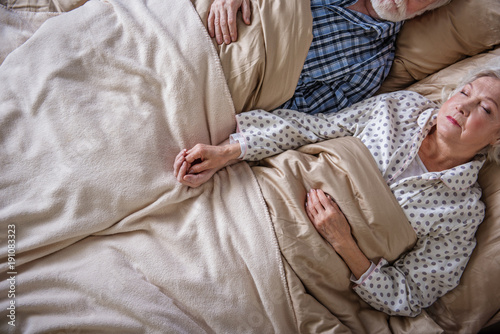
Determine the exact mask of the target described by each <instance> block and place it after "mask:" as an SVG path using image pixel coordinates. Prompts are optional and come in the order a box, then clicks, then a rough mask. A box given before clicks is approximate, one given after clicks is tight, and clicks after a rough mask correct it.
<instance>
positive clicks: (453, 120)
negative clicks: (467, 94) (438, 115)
mask: <svg viewBox="0 0 500 334" xmlns="http://www.w3.org/2000/svg"><path fill="white" fill-rule="evenodd" d="M446 118H447V119H448V120H449V121H450V122H451V123H452V124H454V125H456V126H460V124H458V122H457V121H456V120H455V119H454V118H453V117H451V116H446Z"/></svg>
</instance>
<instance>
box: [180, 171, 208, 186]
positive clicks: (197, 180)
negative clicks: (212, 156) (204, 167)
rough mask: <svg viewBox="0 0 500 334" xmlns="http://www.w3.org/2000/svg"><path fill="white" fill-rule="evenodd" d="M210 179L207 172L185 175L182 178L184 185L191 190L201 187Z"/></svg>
mask: <svg viewBox="0 0 500 334" xmlns="http://www.w3.org/2000/svg"><path fill="white" fill-rule="evenodd" d="M209 179H210V177H209V175H208V173H207V172H203V173H200V174H187V175H186V176H184V178H183V180H184V181H185V182H186V183H185V184H186V185H189V186H190V187H192V188H197V187H199V186H201V185H202V184H203V183H205V182H207V181H208V180H209Z"/></svg>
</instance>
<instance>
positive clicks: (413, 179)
mask: <svg viewBox="0 0 500 334" xmlns="http://www.w3.org/2000/svg"><path fill="white" fill-rule="evenodd" d="M237 122H238V128H239V132H238V133H237V134H235V135H231V141H230V142H229V144H228V143H227V142H226V143H224V144H225V145H221V146H209V145H201V144H198V145H196V146H195V147H194V148H192V149H191V150H183V151H181V152H180V153H179V155H178V156H177V158H176V161H175V163H174V172H175V175H176V177H177V179H178V180H179V182H181V183H183V184H185V185H189V186H192V187H195V186H199V185H200V184H202V183H204V182H205V181H206V180H208V179H209V178H211V176H212V175H213V174H214V173H215V172H216V171H217V170H219V169H220V168H222V167H224V166H226V165H228V164H230V163H233V162H234V161H238V160H237V158H239V159H245V160H259V159H262V158H264V157H267V156H270V155H274V154H277V153H280V152H282V151H284V150H287V149H293V148H297V147H299V146H302V145H305V144H309V143H314V142H318V141H321V140H325V139H330V138H337V137H343V136H355V137H358V138H360V139H361V140H362V142H363V143H364V144H365V145H366V146H367V148H368V149H369V151H370V152H371V153H372V155H373V158H374V159H375V162H376V163H377V165H378V168H379V170H380V172H381V173H382V175H383V177H384V179H385V180H386V182H387V184H388V185H389V187H390V188H391V191H392V192H393V194H394V196H395V197H396V199H397V200H398V202H399V203H400V205H401V207H402V208H403V210H404V212H405V214H406V216H407V217H408V220H409V222H410V224H411V225H412V227H413V229H414V230H415V232H416V234H417V238H418V239H417V242H416V244H415V246H414V248H413V249H412V250H411V251H409V252H408V253H406V254H403V255H402V256H401V257H400V258H399V259H398V260H397V261H395V262H394V263H393V264H389V263H388V262H387V261H386V260H385V259H381V260H380V261H379V262H378V263H372V262H371V261H370V259H368V258H367V257H366V256H365V255H364V254H363V252H362V251H361V250H360V249H359V247H358V245H357V243H356V241H355V240H354V238H353V237H352V235H351V230H350V226H349V223H348V222H347V220H346V218H345V216H344V215H343V213H342V211H341V210H340V209H339V207H338V206H337V205H336V203H335V200H334V199H332V198H330V196H329V195H327V194H325V193H324V192H323V191H321V190H316V189H312V190H310V191H309V193H308V196H307V199H306V212H307V214H308V216H309V218H310V220H311V222H312V223H313V225H314V226H315V228H316V229H317V231H318V232H319V233H320V234H321V235H322V236H323V237H324V238H325V239H326V240H327V241H328V242H329V243H330V244H331V246H332V247H333V248H334V249H335V251H336V252H337V253H338V254H339V255H340V256H341V257H342V259H343V260H344V261H345V263H346V264H347V266H348V267H349V268H350V270H351V272H352V277H351V280H352V281H353V282H354V283H355V285H354V290H355V291H356V293H357V294H358V295H359V296H360V297H361V298H362V299H363V300H365V301H366V302H367V303H368V304H370V305H371V306H372V307H374V308H376V309H378V310H381V311H383V312H386V313H388V314H390V315H405V316H415V315H417V314H419V313H420V311H421V309H422V308H425V307H428V306H430V305H431V304H432V303H433V302H434V301H435V300H436V299H437V298H439V297H441V296H443V295H444V294H445V293H446V292H448V291H449V290H451V289H453V288H454V287H456V286H457V285H458V283H459V281H460V277H461V275H462V273H463V271H464V269H465V266H466V264H467V262H468V260H469V257H470V255H471V253H472V251H473V249H474V247H475V237H474V235H475V232H476V230H477V228H478V226H479V224H480V223H481V222H482V220H483V218H484V214H485V210H484V204H483V203H482V202H481V201H480V197H481V189H480V188H479V185H478V184H477V182H476V180H477V176H478V172H479V170H480V168H481V166H482V165H483V163H484V161H485V160H486V156H487V155H489V156H490V158H492V159H494V160H496V161H497V163H498V162H499V160H500V158H499V157H500V154H499V153H500V69H488V70H480V71H478V72H477V73H475V74H473V75H471V76H470V77H468V78H467V79H466V80H464V83H463V84H461V85H460V86H459V88H457V89H456V90H455V91H454V92H453V93H452V95H451V97H450V98H449V99H448V100H447V101H446V102H445V103H444V104H443V105H442V106H441V108H439V109H438V108H437V106H436V105H435V104H434V103H432V102H431V101H429V100H427V99H425V98H424V97H422V96H420V95H418V94H416V93H413V92H406V91H403V92H397V93H391V94H386V95H381V96H378V97H373V98H371V99H368V100H366V101H364V102H360V103H358V104H356V105H354V106H352V107H350V108H347V109H344V110H342V111H341V112H339V113H336V114H324V115H321V114H320V115H315V116H311V115H304V114H301V113H298V112H295V111H291V110H276V111H275V112H273V113H268V112H265V111H262V110H257V111H251V112H248V113H243V114H240V115H237Z"/></svg>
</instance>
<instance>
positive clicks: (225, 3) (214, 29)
mask: <svg viewBox="0 0 500 334" xmlns="http://www.w3.org/2000/svg"><path fill="white" fill-rule="evenodd" d="M240 9H241V13H242V15H243V22H245V23H246V24H250V16H251V13H250V0H215V1H214V2H213V3H212V6H211V7H210V12H209V14H208V33H209V34H210V36H211V37H212V38H214V37H215V40H216V41H217V43H218V44H222V43H226V44H231V42H236V40H237V39H238V32H237V28H236V14H237V13H238V10H240Z"/></svg>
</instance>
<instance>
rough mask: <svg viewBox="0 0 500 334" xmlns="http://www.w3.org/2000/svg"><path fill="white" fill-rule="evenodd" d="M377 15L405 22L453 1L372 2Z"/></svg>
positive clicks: (388, 0)
mask: <svg viewBox="0 0 500 334" xmlns="http://www.w3.org/2000/svg"><path fill="white" fill-rule="evenodd" d="M370 1H371V4H372V6H373V9H374V10H375V12H376V13H377V15H378V16H379V17H380V18H381V19H383V20H387V21H394V22H398V21H404V20H408V19H411V18H412V17H415V16H417V15H420V14H422V13H423V12H425V11H428V10H431V9H434V8H438V7H441V6H443V5H445V4H447V3H448V2H450V1H451V0H370Z"/></svg>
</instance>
